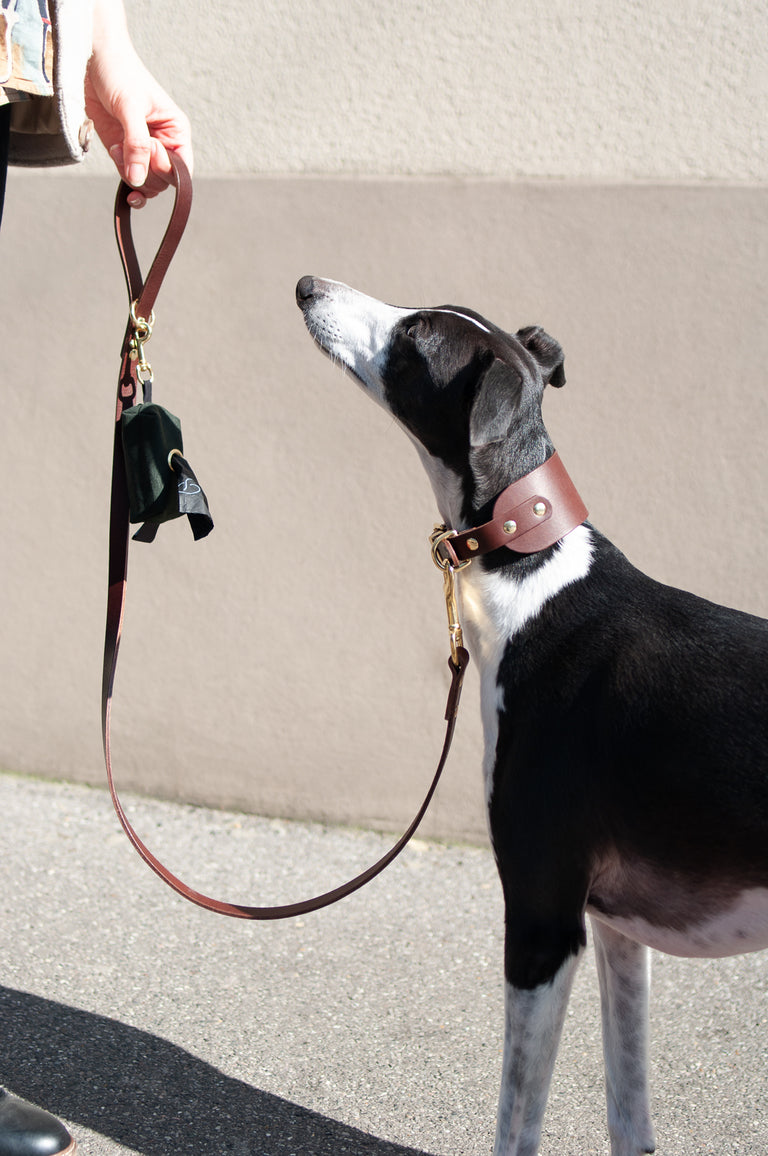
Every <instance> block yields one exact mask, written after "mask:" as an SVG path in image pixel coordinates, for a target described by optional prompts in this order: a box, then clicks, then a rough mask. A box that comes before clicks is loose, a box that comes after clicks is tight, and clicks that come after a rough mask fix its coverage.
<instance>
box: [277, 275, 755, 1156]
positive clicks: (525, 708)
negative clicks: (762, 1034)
mask: <svg viewBox="0 0 768 1156" xmlns="http://www.w3.org/2000/svg"><path fill="white" fill-rule="evenodd" d="M296 293H297V301H298V304H299V306H300V307H301V309H302V311H303V313H304V319H305V321H306V324H307V327H308V329H309V332H310V333H311V335H312V336H313V338H314V339H315V341H316V342H317V344H318V345H319V346H320V347H321V348H322V349H323V350H324V351H325V352H326V353H328V354H329V355H330V356H331V357H332V358H333V359H334V360H337V361H338V362H340V363H341V364H342V365H344V366H346V367H347V368H348V369H350V370H351V371H352V373H353V374H354V375H355V377H356V378H358V379H359V381H360V382H361V383H362V385H363V386H364V388H365V389H366V391H367V392H368V393H370V395H371V396H372V397H373V398H374V400H376V401H377V402H379V403H380V404H381V405H382V406H383V407H384V408H385V409H386V410H387V411H388V412H389V413H391V414H392V415H394V417H395V418H396V419H397V421H398V422H399V424H400V425H401V426H402V427H403V428H404V429H405V431H406V432H407V433H408V435H409V436H410V437H411V439H412V440H413V441H414V442H415V444H416V448H417V449H418V451H419V454H420V456H421V458H422V461H423V463H424V466H425V468H426V470H427V473H428V475H429V478H430V480H431V482H432V486H433V489H434V491H435V496H436V498H437V503H438V507H439V509H440V513H441V516H442V518H443V519H444V521H445V522H446V524H447V526H448V527H451V528H452V529H453V530H454V531H456V536H455V537H449V538H448V539H447V540H446V542H445V543H444V545H443V548H444V549H446V550H447V551H448V552H449V556H450V558H451V559H452V560H453V561H455V562H456V565H457V566H458V565H459V564H460V563H461V562H463V561H464V560H465V559H467V558H470V557H474V559H475V560H474V562H473V564H472V565H470V566H469V567H468V568H467V569H465V570H463V571H462V574H461V578H460V582H459V584H460V589H461V603H462V614H463V616H464V619H465V622H466V626H467V630H468V635H469V643H470V650H471V651H472V652H473V653H474V656H475V657H476V659H477V661H478V663H479V666H480V674H481V702H482V714H483V723H484V730H485V760H484V771H485V784H486V794H487V804H488V816H489V827H490V833H491V838H492V842H493V850H494V853H495V856H496V860H497V863H498V869H499V873H500V876H501V882H502V886H503V891H504V900H505V908H506V938H505V970H506V981H507V982H506V1013H505V1014H506V1024H505V1040H504V1061H503V1074H502V1086H501V1098H500V1102H499V1113H498V1123H497V1132H496V1146H495V1156H513V1154H514V1156H534V1154H535V1153H536V1151H537V1149H538V1144H539V1136H540V1131H541V1124H542V1116H543V1113H544V1107H545V1102H546V1097H547V1091H548V1087H549V1082H550V1078H551V1074H552V1068H553V1064H554V1060H555V1052H556V1049H557V1045H558V1041H559V1037H560V1031H561V1026H562V1022H563V1017H564V1014H565V1008H566V1003H567V1000H568V996H569V993H570V988H571V983H572V980H573V976H574V972H575V969H576V966H577V963H578V960H579V957H580V955H581V953H582V951H583V949H584V946H585V942H586V934H585V914H588V915H589V916H590V917H591V923H592V927H593V932H594V942H595V947H596V952H597V961H598V970H599V977H600V986H601V1000H602V1019H603V1041H604V1054H605V1065H606V1086H607V1099H608V1124H609V1131H610V1137H611V1152H612V1154H613V1156H639V1154H640V1153H646V1152H653V1150H654V1143H655V1142H654V1131H653V1125H652V1123H651V1117H650V1106H649V1099H648V1088H647V1076H646V1063H647V1019H648V982H649V972H648V966H649V965H648V951H647V946H651V947H654V948H657V949H659V950H661V951H665V952H669V953H671V954H673V955H686V956H700V957H706V956H710V957H714V956H725V955H735V954H739V953H741V952H747V951H756V950H759V949H760V948H764V947H768V717H767V713H766V703H765V690H766V686H768V623H766V622H765V621H763V620H761V619H758V618H754V617H751V616H750V615H748V614H743V613H739V612H737V611H734V610H727V609H724V608H723V607H720V606H716V605H713V604H712V603H710V602H706V601H704V600H703V599H701V598H697V597H694V596H693V595H691V594H687V593H684V592H682V591H679V590H674V589H671V588H669V587H666V586H662V585H660V584H659V583H657V582H654V581H652V580H651V579H650V578H647V577H646V576H645V575H643V574H641V573H640V572H639V571H637V570H635V569H634V568H633V567H632V566H631V565H630V564H629V562H627V560H626V559H625V558H624V556H623V555H622V554H621V553H620V552H619V551H618V550H617V549H616V548H615V547H614V546H613V545H612V544H611V543H610V542H609V541H607V539H606V538H604V537H603V536H602V535H601V534H600V533H599V532H598V531H597V530H595V529H594V528H593V527H592V526H591V525H590V524H589V523H587V522H586V521H585V520H584V519H585V516H586V511H585V510H584V508H583V507H582V506H581V504H580V501H579V499H578V495H576V494H575V491H574V490H573V487H572V484H571V483H570V481H569V479H568V478H567V475H566V474H565V472H564V470H562V467H561V466H560V465H559V459H558V458H557V455H556V454H555V453H554V447H553V445H552V443H551V441H550V438H549V435H548V434H547V431H546V429H545V427H544V423H543V421H542V417H541V401H542V394H543V391H544V387H545V386H546V385H547V384H551V385H562V384H563V383H564V380H565V378H564V374H563V354H562V350H561V348H560V346H559V345H558V344H557V342H556V341H554V340H553V339H552V338H551V337H549V336H547V334H546V333H544V332H543V331H542V330H541V329H538V328H530V329H523V330H521V331H520V332H519V333H516V334H509V333H506V332H504V331H503V330H501V329H499V328H497V327H496V326H495V325H492V324H491V323H490V322H488V321H486V320H485V319H484V318H482V317H480V316H479V315H478V314H476V313H473V312H472V311H471V310H467V309H459V308H453V307H450V306H444V307H442V308H439V309H416V310H414V309H401V308H395V307H393V306H390V305H385V304H383V303H382V302H380V301H376V300H375V299H373V298H371V297H367V296H364V295H363V294H361V293H358V292H356V291H355V290H352V289H350V288H348V287H347V286H345V285H342V284H339V283H338V282H333V281H321V280H318V279H316V278H312V277H304V278H302V280H301V281H300V282H299V284H298V286H297V290H296Z"/></svg>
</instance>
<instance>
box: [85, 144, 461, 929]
mask: <svg viewBox="0 0 768 1156" xmlns="http://www.w3.org/2000/svg"><path fill="white" fill-rule="evenodd" d="M169 156H170V160H171V164H172V166H173V172H174V182H175V185H176V198H175V201H174V205H173V209H172V211H171V219H170V222H169V224H168V228H167V229H166V232H165V236H164V237H163V239H162V241H161V243H160V247H159V249H158V251H157V255H156V257H155V259H154V261H153V263H152V266H151V268H150V271H149V273H148V275H147V279H146V281H144V280H143V279H142V276H141V269H140V266H139V261H138V258H137V256H136V249H135V246H134V243H133V237H132V234H131V223H130V222H131V210H130V205H129V204H128V194H129V193H130V191H131V190H130V187H129V186H128V185H126V184H124V183H121V185H120V188H119V189H118V193H117V199H116V202H115V235H116V238H117V245H118V249H119V250H120V256H121V259H122V263H123V269H124V272H125V279H126V285H127V288H128V298H129V301H130V302H131V318H129V321H128V325H127V328H126V333H125V338H124V340H123V346H122V351H121V362H120V375H119V378H118V385H117V405H116V413H115V437H114V450H113V458H112V494H111V509H110V530H109V590H108V594H107V621H106V632H105V638H104V668H103V674H102V693H101V726H102V738H103V743H104V761H105V765H106V771H107V782H108V784H109V792H110V795H111V796H112V803H113V805H114V808H115V811H116V813H117V817H118V819H119V820H120V823H121V825H122V827H123V830H124V831H125V833H126V835H127V836H128V838H129V839H130V841H131V843H132V844H133V846H134V848H135V849H136V851H137V852H138V854H139V855H140V856H141V858H142V859H143V860H144V862H145V863H146V864H147V865H148V866H149V867H151V868H152V870H153V871H154V872H155V873H156V874H157V875H159V876H160V878H161V879H162V880H163V881H164V882H165V883H167V884H168V886H169V887H171V888H173V890H174V891H176V892H178V894H179V895H181V896H183V897H184V898H185V899H188V900H189V901H190V902H191V903H195V904H197V906H198V907H204V908H206V909H207V910H208V911H214V912H216V913H217V914H219V915H230V916H233V917H234V918H236V919H261V920H266V919H289V918H291V917H293V916H297V915H305V914H307V913H308V912H310V911H317V910H318V909H319V908H321V907H327V906H329V905H330V904H331V903H336V902H337V901H338V900H339V899H343V898H345V896H347V895H351V894H352V893H353V892H354V891H357V890H359V889H360V888H361V887H363V886H364V885H365V884H366V883H368V882H369V881H370V880H371V879H373V878H374V877H375V876H376V875H378V874H379V873H380V872H381V871H383V870H384V868H385V867H387V866H388V865H389V864H390V863H391V862H392V860H393V859H395V858H396V857H397V856H398V855H399V854H400V852H401V851H402V849H403V848H404V847H405V845H406V844H407V843H408V841H409V839H410V838H411V836H412V835H413V834H414V832H415V831H416V829H417V827H418V826H419V824H420V822H421V820H422V819H423V818H424V814H425V813H426V810H427V807H428V806H429V804H430V802H431V799H432V796H433V795H434V793H435V790H436V788H437V784H438V782H439V779H440V776H441V774H442V772H443V768H444V766H445V763H446V760H447V758H448V752H449V750H450V747H451V741H452V739H453V732H454V730H455V726H456V717H457V714H458V709H459V699H460V697H461V688H462V684H463V681H464V673H465V671H466V669H467V666H468V664H469V655H468V653H467V651H466V650H465V649H464V647H463V646H460V645H457V642H456V639H455V637H454V634H452V635H451V658H450V659H449V667H450V670H451V685H450V689H449V691H448V702H447V705H446V711H445V721H446V731H445V738H444V742H443V748H442V752H441V754H440V759H439V762H438V764H437V769H436V771H435V774H434V777H433V779H432V783H431V784H430V787H429V790H428V791H427V794H426V797H425V799H424V802H423V803H422V805H421V807H420V808H419V810H418V813H417V815H416V817H415V818H414V820H413V822H412V823H411V824H410V826H409V827H408V829H407V830H406V831H405V833H404V834H403V835H402V836H401V837H400V839H398V841H397V843H395V845H394V846H393V847H392V848H390V850H389V851H387V853H386V854H385V855H383V856H382V857H381V858H380V859H379V860H377V862H376V863H374V864H373V865H372V866H371V867H369V868H368V869H367V870H365V871H363V872H361V873H360V874H359V875H356V876H355V877H354V878H353V879H350V880H349V881H348V882H346V883H343V884H342V885H341V886H339V887H335V888H333V889H332V890H331V891H326V892H325V893H324V894H322V895H318V896H315V897H314V898H312V899H305V900H303V901H300V902H298V903H288V904H284V905H281V906H274V907H250V906H247V905H245V904H240V903H227V902H224V901H222V900H219V899H213V898H211V897H210V896H208V895H204V894H202V893H201V892H199V891H195V890H194V889H193V888H192V887H190V886H188V885H187V884H186V883H184V882H182V880H181V879H179V878H178V877H177V876H176V875H174V874H173V873H172V872H171V871H169V870H168V868H167V867H165V866H164V865H163V864H162V863H161V862H160V860H159V859H158V858H157V857H156V856H155V855H153V853H152V852H151V851H150V850H149V848H148V847H147V846H146V845H145V844H144V843H143V842H142V840H141V839H140V838H139V836H138V834H137V833H136V831H135V830H134V828H133V826H132V825H131V823H130V821H129V819H128V816H127V815H126V813H125V810H124V809H123V806H122V803H121V802H120V799H119V797H118V794H117V789H116V787H115V782H114V777H113V773H112V753H111V742H110V733H111V718H112V696H113V692H114V685H115V675H116V672H117V658H118V651H119V648H120V635H121V633H122V626H123V617H124V613H125V594H126V580H127V573H128V546H129V525H130V523H129V500H128V490H127V483H126V471H125V462H124V454H123V444H122V437H121V427H120V421H121V417H122V414H123V411H124V410H125V409H128V408H129V407H131V406H133V405H134V404H135V403H136V400H137V397H138V394H139V387H140V386H142V387H143V386H144V384H145V382H144V380H143V378H142V373H143V371H144V370H145V368H146V366H145V362H144V360H143V356H141V355H140V356H139V357H134V358H133V359H132V358H131V351H132V350H133V351H134V353H136V352H137V350H136V324H135V321H136V320H138V321H139V322H140V323H141V322H142V321H143V322H144V323H145V324H149V325H150V326H151V319H152V314H153V308H154V304H155V301H156V298H157V294H158V292H159V290H160V286H161V284H162V282H163V278H164V277H165V274H166V272H167V271H168V266H169V265H170V262H171V259H172V257H173V255H174V253H175V251H176V249H177V247H178V244H179V241H180V240H181V237H182V234H183V232H184V227H185V225H186V223H187V218H188V217H189V211H190V208H191V204H192V181H191V178H190V175H189V172H188V171H187V168H186V166H185V165H184V163H183V162H182V161H181V160H180V159H179V158H178V157H177V156H176V155H175V154H173V153H170V154H169ZM142 332H143V330H142ZM139 344H141V343H139ZM138 352H140V350H139V351H138ZM145 396H146V394H145ZM449 618H450V611H449Z"/></svg>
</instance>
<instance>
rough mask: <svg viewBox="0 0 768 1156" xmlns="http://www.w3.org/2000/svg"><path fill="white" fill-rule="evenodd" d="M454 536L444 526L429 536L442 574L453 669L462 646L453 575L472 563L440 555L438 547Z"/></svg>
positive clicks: (437, 528) (458, 663)
mask: <svg viewBox="0 0 768 1156" xmlns="http://www.w3.org/2000/svg"><path fill="white" fill-rule="evenodd" d="M455 535H456V531H455V530H448V529H447V528H446V527H445V526H435V528H434V530H433V531H432V533H431V534H430V536H429V542H430V549H431V552H432V561H433V562H434V563H435V565H436V566H437V568H438V570H442V572H443V593H444V595H445V609H446V612H447V614H448V634H449V636H450V640H451V661H452V662H453V665H454V666H455V667H458V666H459V665H460V658H459V650H460V649H462V648H463V646H464V638H463V635H462V632H461V623H460V621H459V605H458V602H457V599H456V579H455V577H454V575H455V574H456V572H457V571H458V570H464V569H466V567H467V566H469V564H470V562H471V561H472V559H471V558H467V559H466V560H465V561H463V562H461V561H459V560H458V559H457V560H456V561H455V562H453V561H452V560H451V559H450V558H449V557H446V556H445V555H444V554H441V553H440V546H441V545H442V544H443V542H446V541H447V540H448V539H449V538H453V537H455Z"/></svg>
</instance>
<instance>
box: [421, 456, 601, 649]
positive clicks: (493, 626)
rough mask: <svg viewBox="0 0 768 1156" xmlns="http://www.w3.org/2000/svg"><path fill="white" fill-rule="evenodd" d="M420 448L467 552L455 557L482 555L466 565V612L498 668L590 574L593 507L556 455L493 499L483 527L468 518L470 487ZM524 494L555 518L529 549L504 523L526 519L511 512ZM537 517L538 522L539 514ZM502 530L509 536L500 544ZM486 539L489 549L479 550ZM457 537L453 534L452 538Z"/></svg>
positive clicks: (474, 635)
mask: <svg viewBox="0 0 768 1156" xmlns="http://www.w3.org/2000/svg"><path fill="white" fill-rule="evenodd" d="M418 448H419V449H420V456H421V458H422V461H423V464H424V466H425V468H426V470H427V473H428V475H429V478H430V481H431V483H432V488H433V490H434V492H435V497H436V499H437V503H438V509H439V510H440V514H441V517H442V518H443V520H444V521H445V523H446V525H447V526H449V527H451V528H452V529H455V530H456V531H457V534H458V537H459V540H460V542H461V546H460V548H459V550H460V554H461V556H460V557H456V559H455V561H457V562H458V561H462V560H465V559H467V558H472V557H475V560H474V561H473V562H472V564H471V565H470V566H468V567H466V568H465V569H462V571H461V578H460V582H459V589H460V592H461V602H462V617H463V618H464V620H465V624H466V626H467V628H468V634H469V643H470V649H471V650H472V651H473V652H474V655H475V658H476V660H477V661H478V662H479V663H480V665H481V667H487V668H489V669H491V670H492V669H494V668H495V665H496V664H497V663H498V660H499V657H500V652H501V649H502V648H503V646H504V645H506V642H507V641H508V640H509V639H511V638H514V637H515V635H517V634H519V633H520V631H521V630H523V629H524V628H525V627H526V626H527V625H528V623H529V622H531V621H532V620H533V619H535V618H536V617H537V615H538V614H539V612H540V611H541V609H542V607H543V606H544V605H545V603H546V602H547V601H548V600H549V599H551V598H553V597H555V596H556V595H557V594H558V593H559V592H560V591H561V590H563V589H564V588H565V587H566V586H568V585H570V584H571V583H572V582H575V581H578V580H579V579H580V578H583V577H585V576H586V574H587V573H588V572H589V568H590V562H591V558H592V549H593V546H592V535H591V531H590V529H589V527H588V526H587V525H584V524H583V522H584V519H585V518H586V517H587V510H586V507H585V506H584V503H583V502H582V501H581V498H580V497H579V495H578V492H577V491H576V489H575V487H574V486H573V483H572V482H571V480H570V478H569V477H568V475H567V473H566V472H565V470H564V469H563V468H562V464H561V463H560V460H559V458H558V457H557V455H553V456H552V457H550V458H549V459H548V460H547V462H546V463H545V464H544V466H543V467H542V466H538V467H537V468H535V469H532V470H531V472H530V473H529V474H525V475H523V477H522V478H517V479H516V480H515V481H514V482H513V483H512V484H511V485H508V486H506V487H505V488H504V489H503V490H502V491H501V492H500V493H498V494H497V496H496V498H495V500H493V501H491V502H489V503H487V504H486V506H485V507H484V509H485V514H486V523H485V524H484V525H482V526H477V525H476V524H475V519H474V518H472V519H471V520H468V519H467V517H466V515H465V513H464V510H465V509H466V489H465V483H464V481H463V480H462V478H461V477H460V476H459V475H458V474H457V473H456V472H455V471H453V470H451V469H450V468H449V467H447V466H446V465H445V464H444V463H443V462H441V461H440V460H439V459H437V458H433V457H430V456H429V455H427V454H426V452H425V451H424V450H423V449H421V447H418ZM550 463H552V465H551V466H550ZM546 467H549V469H547V468H546ZM528 479H530V481H528ZM518 496H521V500H523V501H524V502H527V503H528V504H529V505H530V506H531V508H532V507H533V505H535V504H536V501H537V499H538V497H539V496H541V497H542V498H543V499H544V500H545V501H546V502H547V504H548V513H549V511H552V516H551V517H547V519H546V522H543V521H542V524H541V526H539V527H538V528H537V529H534V530H533V532H532V535H531V537H529V543H530V544H532V546H533V550H532V551H531V552H526V553H523V552H519V551H518V550H517V549H516V548H515V543H514V541H513V539H514V536H515V535H508V534H507V533H505V531H504V523H505V522H508V521H514V520H517V521H518V522H520V523H521V524H523V523H522V519H514V518H513V517H511V516H510V517H506V516H505V514H507V513H508V514H510V515H511V513H512V512H513V511H514V508H515V507H516V506H517V504H518V503H517V498H518ZM505 499H506V501H505ZM508 505H510V509H507V506H508ZM526 509H527V507H526ZM555 510H556V512H557V516H556V517H555V516H554V511H555ZM529 513H530V512H529ZM494 515H495V516H494ZM489 519H490V523H491V524H492V528H491V531H490V534H486V535H483V534H482V533H478V531H479V530H484V529H485V525H486V524H488V521H489ZM533 520H534V522H536V521H538V518H537V515H536V514H533ZM528 522H529V523H530V517H529V518H528ZM499 534H501V537H502V539H504V538H507V537H508V538H509V541H508V542H503V544H502V545H500V546H497V545H496V543H497V541H498V538H499ZM537 535H538V539H537ZM473 538H476V539H478V549H477V550H474V549H473V548H472V546H471V544H469V543H471V540H472V539H473ZM531 539H533V540H531ZM481 541H482V543H483V545H484V546H487V547H488V552H486V551H485V550H483V549H480V548H479V547H480V542H481ZM450 542H451V539H449V540H448V544H450ZM521 542H522V540H521V541H520V542H518V543H517V544H518V545H520V544H521ZM523 544H524V543H523ZM494 547H495V548H494Z"/></svg>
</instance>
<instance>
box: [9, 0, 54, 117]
mask: <svg viewBox="0 0 768 1156" xmlns="http://www.w3.org/2000/svg"><path fill="white" fill-rule="evenodd" d="M0 86H2V93H0V104H5V103H7V102H8V101H9V100H11V101H20V100H29V98H30V97H32V96H53V37H52V36H51V18H50V13H49V10H48V0H0Z"/></svg>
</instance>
